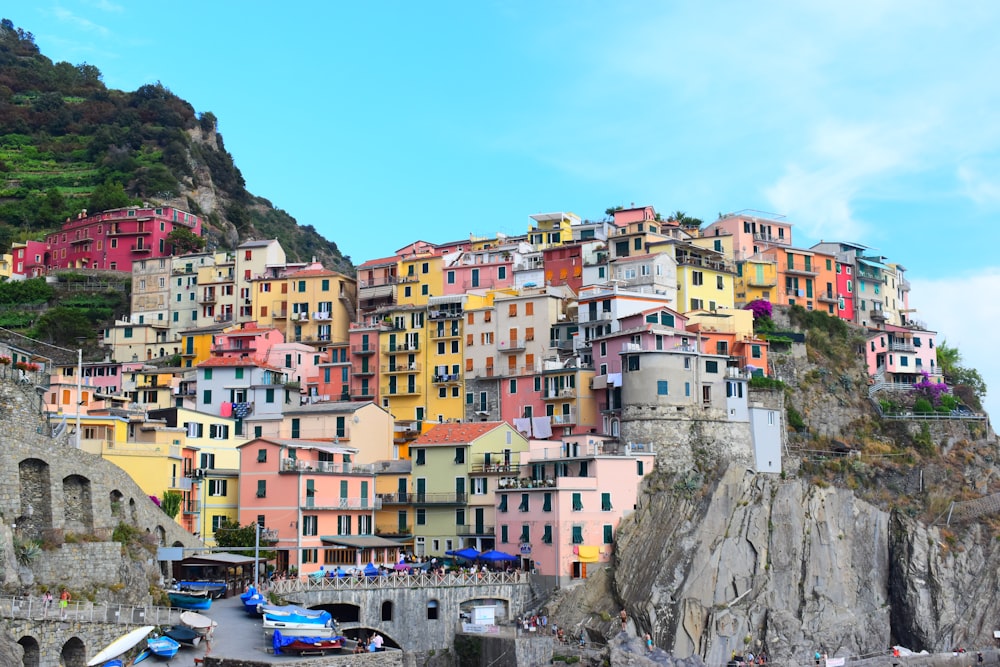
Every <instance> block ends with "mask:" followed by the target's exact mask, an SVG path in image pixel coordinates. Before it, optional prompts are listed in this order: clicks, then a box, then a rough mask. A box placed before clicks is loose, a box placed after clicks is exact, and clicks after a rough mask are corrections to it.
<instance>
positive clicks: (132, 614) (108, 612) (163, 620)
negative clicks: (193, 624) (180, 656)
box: [0, 596, 184, 625]
mask: <svg viewBox="0 0 1000 667" xmlns="http://www.w3.org/2000/svg"><path fill="white" fill-rule="evenodd" d="M183 611H184V610H183V609H178V608H176V607H156V606H148V607H138V606H132V605H125V604H111V603H108V602H98V603H94V602H88V601H70V602H69V604H68V605H67V606H66V609H65V614H63V610H62V609H61V608H60V607H59V600H58V599H56V600H53V601H51V602H50V603H49V604H48V605H46V604H45V601H44V600H43V599H42V598H36V597H11V596H0V618H23V619H27V620H39V621H44V620H49V621H59V620H60V619H61V618H62V617H63V616H65V618H66V619H69V620H72V621H76V622H80V623H119V624H121V625H174V624H177V623H179V622H180V616H181V612H183Z"/></svg>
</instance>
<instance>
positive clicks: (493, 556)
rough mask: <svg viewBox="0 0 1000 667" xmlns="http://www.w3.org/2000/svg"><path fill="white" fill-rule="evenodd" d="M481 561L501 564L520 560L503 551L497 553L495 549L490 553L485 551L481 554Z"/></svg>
mask: <svg viewBox="0 0 1000 667" xmlns="http://www.w3.org/2000/svg"><path fill="white" fill-rule="evenodd" d="M479 560H485V561H487V562H489V563H499V562H500V561H505V560H519V558H518V557H517V556H511V555H510V554H506V553H504V552H502V551H496V550H495V549H490V550H489V551H484V552H483V553H481V554H479Z"/></svg>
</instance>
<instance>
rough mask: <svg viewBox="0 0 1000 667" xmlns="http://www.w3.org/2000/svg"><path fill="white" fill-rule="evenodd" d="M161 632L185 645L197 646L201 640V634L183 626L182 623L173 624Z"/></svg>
mask: <svg viewBox="0 0 1000 667" xmlns="http://www.w3.org/2000/svg"><path fill="white" fill-rule="evenodd" d="M163 634H164V635H166V636H167V637H170V638H171V639H173V640H174V641H176V642H180V643H181V644H185V645H187V646H197V645H198V644H199V643H200V642H201V635H199V634H198V633H197V632H195V631H194V630H192V629H191V628H185V627H184V626H183V625H175V626H173V627H171V628H170V629H168V630H165V631H164V632H163Z"/></svg>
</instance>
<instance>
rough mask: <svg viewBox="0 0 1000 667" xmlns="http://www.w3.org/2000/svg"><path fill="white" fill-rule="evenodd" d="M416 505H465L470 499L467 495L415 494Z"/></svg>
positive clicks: (456, 493)
mask: <svg viewBox="0 0 1000 667" xmlns="http://www.w3.org/2000/svg"><path fill="white" fill-rule="evenodd" d="M412 497H413V504H414V505H464V504H465V503H466V502H467V501H468V499H469V494H467V493H458V492H455V493H414V494H412Z"/></svg>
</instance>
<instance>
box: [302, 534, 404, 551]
mask: <svg viewBox="0 0 1000 667" xmlns="http://www.w3.org/2000/svg"><path fill="white" fill-rule="evenodd" d="M319 539H320V540H322V542H323V543H324V544H336V545H337V546H341V547H353V548H355V549H383V548H389V549H392V548H397V549H398V548H402V546H403V544H402V543H401V542H397V541H396V540H390V539H387V538H385V537H379V536H378V535H321V536H320V538H319Z"/></svg>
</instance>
